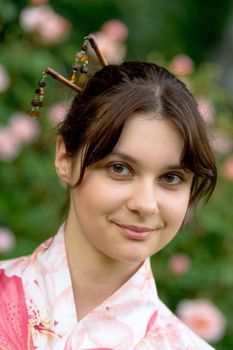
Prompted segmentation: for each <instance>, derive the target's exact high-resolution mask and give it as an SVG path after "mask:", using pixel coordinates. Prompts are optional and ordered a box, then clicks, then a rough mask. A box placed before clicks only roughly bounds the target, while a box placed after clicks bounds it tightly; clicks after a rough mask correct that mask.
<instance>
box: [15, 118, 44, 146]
mask: <svg viewBox="0 0 233 350" xmlns="http://www.w3.org/2000/svg"><path fill="white" fill-rule="evenodd" d="M9 127H10V129H11V133H12V136H13V138H14V139H15V140H17V141H18V142H19V143H29V142H32V141H34V140H35V139H36V138H37V137H38V135H39V126H38V123H37V121H36V120H33V119H31V118H30V117H29V116H28V115H27V114H25V113H23V112H18V113H14V114H13V115H12V117H11V120H10V125H9Z"/></svg>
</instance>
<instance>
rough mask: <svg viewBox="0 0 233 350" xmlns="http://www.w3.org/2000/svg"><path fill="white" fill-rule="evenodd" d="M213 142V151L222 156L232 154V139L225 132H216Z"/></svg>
mask: <svg viewBox="0 0 233 350" xmlns="http://www.w3.org/2000/svg"><path fill="white" fill-rule="evenodd" d="M211 142H212V146H213V149H214V150H215V151H216V152H217V153H220V154H225V153H228V152H230V150H231V148H232V145H233V142H232V139H231V138H230V137H229V136H228V135H227V134H225V133H223V132H215V133H214V134H213V138H212V140H211Z"/></svg>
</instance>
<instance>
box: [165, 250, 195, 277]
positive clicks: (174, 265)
mask: <svg viewBox="0 0 233 350" xmlns="http://www.w3.org/2000/svg"><path fill="white" fill-rule="evenodd" d="M190 264H191V261H190V259H189V257H188V256H187V255H186V254H182V253H179V254H175V255H173V256H172V257H171V259H170V260H169V268H170V270H171V272H172V273H173V274H174V275H184V274H185V273H186V272H187V271H188V270H189V267H190Z"/></svg>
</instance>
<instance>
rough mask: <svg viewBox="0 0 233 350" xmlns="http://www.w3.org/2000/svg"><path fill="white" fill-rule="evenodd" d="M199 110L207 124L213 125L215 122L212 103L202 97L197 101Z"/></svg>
mask: <svg viewBox="0 0 233 350" xmlns="http://www.w3.org/2000/svg"><path fill="white" fill-rule="evenodd" d="M197 102H198V110H199V112H200V114H201V116H202V118H203V119H204V121H205V122H206V123H207V124H211V123H213V121H214V106H213V105H212V103H211V102H210V101H209V100H207V99H206V98H204V97H200V98H198V100H197Z"/></svg>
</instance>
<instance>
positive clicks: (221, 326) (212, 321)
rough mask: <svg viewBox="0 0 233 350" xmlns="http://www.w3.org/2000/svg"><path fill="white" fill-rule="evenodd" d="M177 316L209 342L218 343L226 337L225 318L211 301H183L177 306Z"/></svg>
mask: <svg viewBox="0 0 233 350" xmlns="http://www.w3.org/2000/svg"><path fill="white" fill-rule="evenodd" d="M177 315H178V317H179V318H180V319H181V321H183V322H184V323H185V324H186V325H187V326H188V327H189V328H191V329H192V330H193V331H194V332H195V333H196V334H198V335H199V336H200V337H202V338H203V339H205V340H207V341H218V340H220V339H221V338H222V337H223V335H224V331H225V325H226V321H225V318H224V316H223V314H222V312H221V311H220V310H219V309H218V308H217V307H216V306H215V305H214V304H213V303H212V302H211V301H209V300H204V299H198V300H183V301H181V302H180V303H179V304H178V306H177Z"/></svg>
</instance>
